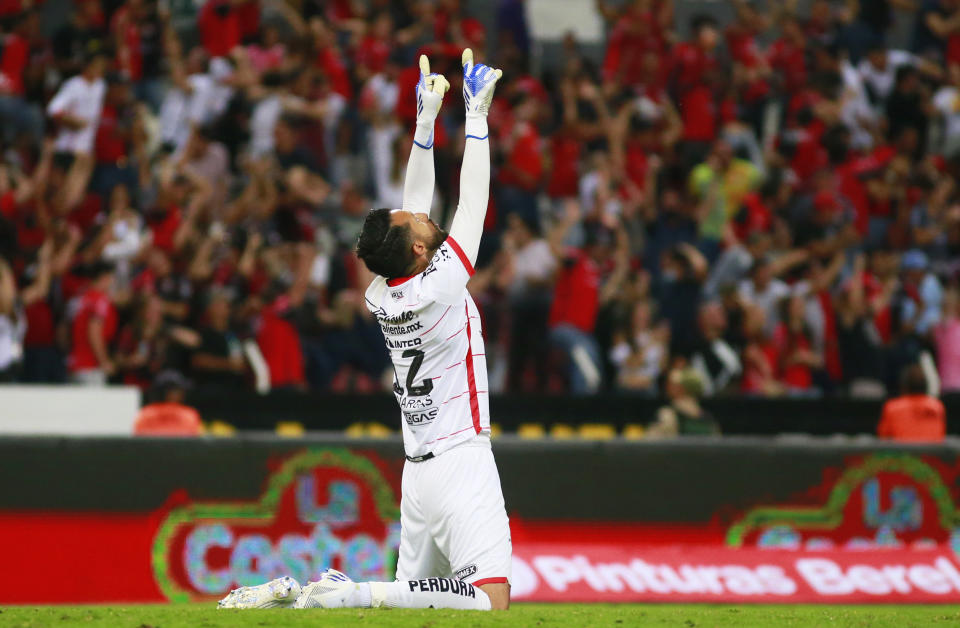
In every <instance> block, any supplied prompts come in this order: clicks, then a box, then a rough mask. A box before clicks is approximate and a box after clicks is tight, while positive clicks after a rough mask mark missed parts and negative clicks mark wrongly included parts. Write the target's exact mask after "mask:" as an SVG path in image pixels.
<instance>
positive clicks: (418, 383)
mask: <svg viewBox="0 0 960 628" xmlns="http://www.w3.org/2000/svg"><path fill="white" fill-rule="evenodd" d="M472 274H473V265H472V264H471V263H470V259H469V258H468V257H467V256H466V255H465V254H464V252H463V250H462V249H461V248H460V245H459V244H458V243H457V242H456V241H455V240H454V239H453V238H451V237H448V238H447V240H446V241H445V242H444V243H443V244H442V245H441V246H440V248H439V249H437V252H436V253H435V254H434V256H433V260H432V261H431V262H430V265H429V266H427V268H426V270H424V271H423V272H422V273H420V274H419V275H414V276H412V277H406V278H400V279H393V280H390V281H388V280H386V279H384V278H383V277H377V278H376V279H374V280H373V282H372V283H371V284H370V287H369V288H367V293H366V300H367V308H368V309H369V310H370V311H371V312H372V313H373V315H374V316H376V317H377V322H378V323H379V324H380V329H381V330H382V331H383V336H384V338H385V340H386V343H387V349H388V350H389V351H390V357H391V359H392V360H393V367H394V372H395V378H394V385H393V390H394V393H395V394H396V396H397V401H398V403H399V404H400V414H401V426H402V431H403V446H404V449H405V451H406V455H407V456H408V457H411V458H416V457H419V456H425V455H427V454H431V453H432V454H434V455H439V454H440V453H442V452H444V451H446V450H448V449H450V448H451V447H453V446H455V445H458V444H460V443H463V442H465V441H469V440H472V439H475V438H477V436H478V435H480V434H484V435H485V436H488V435H489V433H490V410H489V404H488V394H487V363H486V357H485V351H484V346H483V336H482V334H481V329H480V313H479V311H478V310H477V306H476V304H475V303H474V302H473V298H472V297H471V296H470V293H469V292H468V291H467V280H469V279H470V276H471V275H472Z"/></svg>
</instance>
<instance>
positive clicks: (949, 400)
mask: <svg viewBox="0 0 960 628" xmlns="http://www.w3.org/2000/svg"><path fill="white" fill-rule="evenodd" d="M943 401H944V404H945V405H946V407H947V416H948V417H953V419H954V420H952V421H949V422H948V431H949V432H950V433H951V434H960V396H958V395H949V396H946V397H944V399H943ZM190 403H192V404H193V405H195V406H196V407H197V409H198V410H200V413H201V414H202V415H203V418H204V419H205V420H208V421H209V420H214V419H219V420H223V421H227V422H228V423H231V424H233V425H235V426H236V427H238V428H240V429H260V430H265V429H266V430H272V429H273V428H274V426H275V425H276V422H277V421H298V422H300V423H303V424H304V425H305V426H306V427H307V428H308V429H325V430H340V429H343V428H345V427H347V426H348V425H350V424H351V423H356V422H369V421H376V422H380V423H383V424H385V425H388V426H390V427H391V428H396V429H399V421H400V418H399V411H398V410H397V404H396V401H394V399H393V397H392V396H390V395H323V394H304V393H297V392H284V391H279V392H273V393H270V394H269V395H257V394H255V393H251V392H236V393H234V392H231V394H229V395H222V394H216V395H213V394H209V393H208V394H204V393H202V392H200V391H198V392H196V393H194V394H193V395H192V396H191V398H190ZM663 403H664V402H663V400H657V399H649V398H645V397H636V396H629V395H616V394H609V395H599V396H596V397H567V396H535V395H494V396H492V398H491V400H490V414H491V419H492V420H493V422H494V423H498V424H499V425H500V426H501V427H502V428H503V429H504V430H506V431H513V430H515V429H516V427H517V426H518V425H520V424H521V423H530V422H533V423H543V424H546V425H551V424H554V423H568V424H571V425H578V424H581V423H612V424H614V425H616V426H617V427H618V428H620V427H622V426H623V425H625V424H628V423H639V424H646V423H649V422H651V421H652V420H654V417H655V416H656V412H657V409H658V408H659V407H660V406H661V405H662V404H663ZM704 405H705V406H706V407H707V408H708V409H709V410H710V411H711V412H713V414H714V415H715V416H716V417H717V419H718V420H719V422H720V426H721V429H722V430H723V433H724V434H743V435H747V434H756V435H772V434H782V433H806V434H814V435H830V434H851V435H852V434H874V433H876V429H877V422H878V421H879V419H880V411H881V408H882V407H883V402H882V401H860V400H853V399H841V398H825V399H751V398H743V397H737V398H718V399H710V400H707V401H705V402H704Z"/></svg>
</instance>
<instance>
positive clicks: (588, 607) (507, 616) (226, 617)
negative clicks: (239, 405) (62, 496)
mask: <svg viewBox="0 0 960 628" xmlns="http://www.w3.org/2000/svg"><path fill="white" fill-rule="evenodd" d="M958 624H960V606H711V605H695V604H686V605H679V604H647V605H640V604H622V605H615V604H516V605H514V607H513V608H512V609H510V610H509V611H507V612H506V613H480V612H476V611H446V610H425V611H404V610H370V609H362V610H360V609H344V610H335V611H323V610H306V611H293V610H289V609H284V610H267V611H237V610H232V611H218V610H216V609H215V608H213V607H211V606H210V605H197V604H194V605H187V606H42V607H26V606H14V607H9V606H8V607H3V608H0V626H3V627H4V628H6V627H7V626H11V627H13V626H17V627H23V628H40V627H46V626H91V627H92V626H127V627H129V628H147V627H150V628H170V627H174V626H184V627H187V626H189V627H190V628H213V627H215V626H229V627H230V628H233V627H235V626H236V627H239V628H245V627H247V626H249V627H251V628H254V627H256V628H259V627H260V626H283V627H285V628H286V627H296V626H310V627H311V628H316V627H319V626H338V627H339V626H370V627H376V628H380V627H381V626H383V627H387V628H390V627H398V628H400V627H402V628H407V627H411V628H440V627H442V626H456V627H457V628H472V627H475V626H476V627H482V626H510V627H511V628H512V627H513V626H539V627H542V628H549V627H551V626H557V627H558V628H580V627H581V626H614V627H616V628H619V627H621V626H622V627H624V628H625V627H626V626H684V627H693V626H704V627H707V626H738V627H739V626H750V627H753V626H863V627H864V628H866V627H869V628H876V627H881V626H895V627H897V628H906V627H908V626H931V625H941V626H947V625H958Z"/></svg>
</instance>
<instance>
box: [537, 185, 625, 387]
mask: <svg viewBox="0 0 960 628" xmlns="http://www.w3.org/2000/svg"><path fill="white" fill-rule="evenodd" d="M579 213H580V211H579V207H578V206H577V205H576V204H575V203H570V204H568V206H567V213H566V215H565V216H564V219H563V221H562V222H560V224H558V225H557V227H556V228H555V229H554V231H553V233H551V234H550V248H551V250H552V251H553V255H554V256H555V257H556V259H558V260H560V262H559V270H558V277H557V280H556V287H555V289H554V297H553V304H552V305H551V307H550V317H549V326H550V342H551V343H552V344H553V345H554V346H556V347H558V348H559V349H561V350H562V351H563V353H564V355H565V357H566V359H567V362H568V374H569V386H570V390H571V392H573V393H574V394H585V393H590V392H596V391H597V390H598V389H599V387H600V385H601V383H602V382H601V377H602V367H603V362H602V356H601V353H600V345H599V344H598V343H597V340H596V338H595V336H594V332H595V331H596V324H597V315H598V313H599V310H600V307H601V306H602V305H604V304H606V303H607V302H609V301H610V300H611V299H612V298H613V296H614V294H615V293H616V291H617V290H618V289H619V287H620V284H621V282H622V281H623V279H624V276H625V273H626V270H627V268H626V266H627V255H628V250H627V235H626V232H625V231H624V230H623V229H622V228H619V229H617V230H616V232H614V231H613V230H612V229H611V228H610V227H609V226H608V225H607V224H604V223H601V222H591V223H587V225H586V236H585V238H584V246H583V248H582V249H576V248H569V249H566V250H565V249H564V247H563V241H564V238H565V237H566V235H567V233H568V232H569V230H570V228H571V227H572V226H573V225H574V224H575V223H576V222H577V221H578V220H579ZM614 239H616V244H614Z"/></svg>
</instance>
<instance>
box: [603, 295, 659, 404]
mask: <svg viewBox="0 0 960 628" xmlns="http://www.w3.org/2000/svg"><path fill="white" fill-rule="evenodd" d="M653 320H654V319H653V312H652V307H651V305H650V302H649V301H638V302H637V303H636V304H635V305H634V306H633V312H631V317H630V323H629V325H628V326H627V327H626V329H624V330H622V331H619V332H616V333H615V334H614V336H613V347H612V348H611V349H610V361H611V362H613V364H614V366H615V367H616V369H617V376H616V384H617V387H618V388H620V389H621V390H627V391H632V392H639V393H645V394H648V395H654V394H655V393H656V392H657V382H658V380H659V378H660V373H661V371H662V370H663V368H664V365H665V362H666V358H667V344H668V343H667V339H668V336H669V329H668V328H667V326H666V325H660V326H658V327H656V328H654V326H653Z"/></svg>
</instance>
